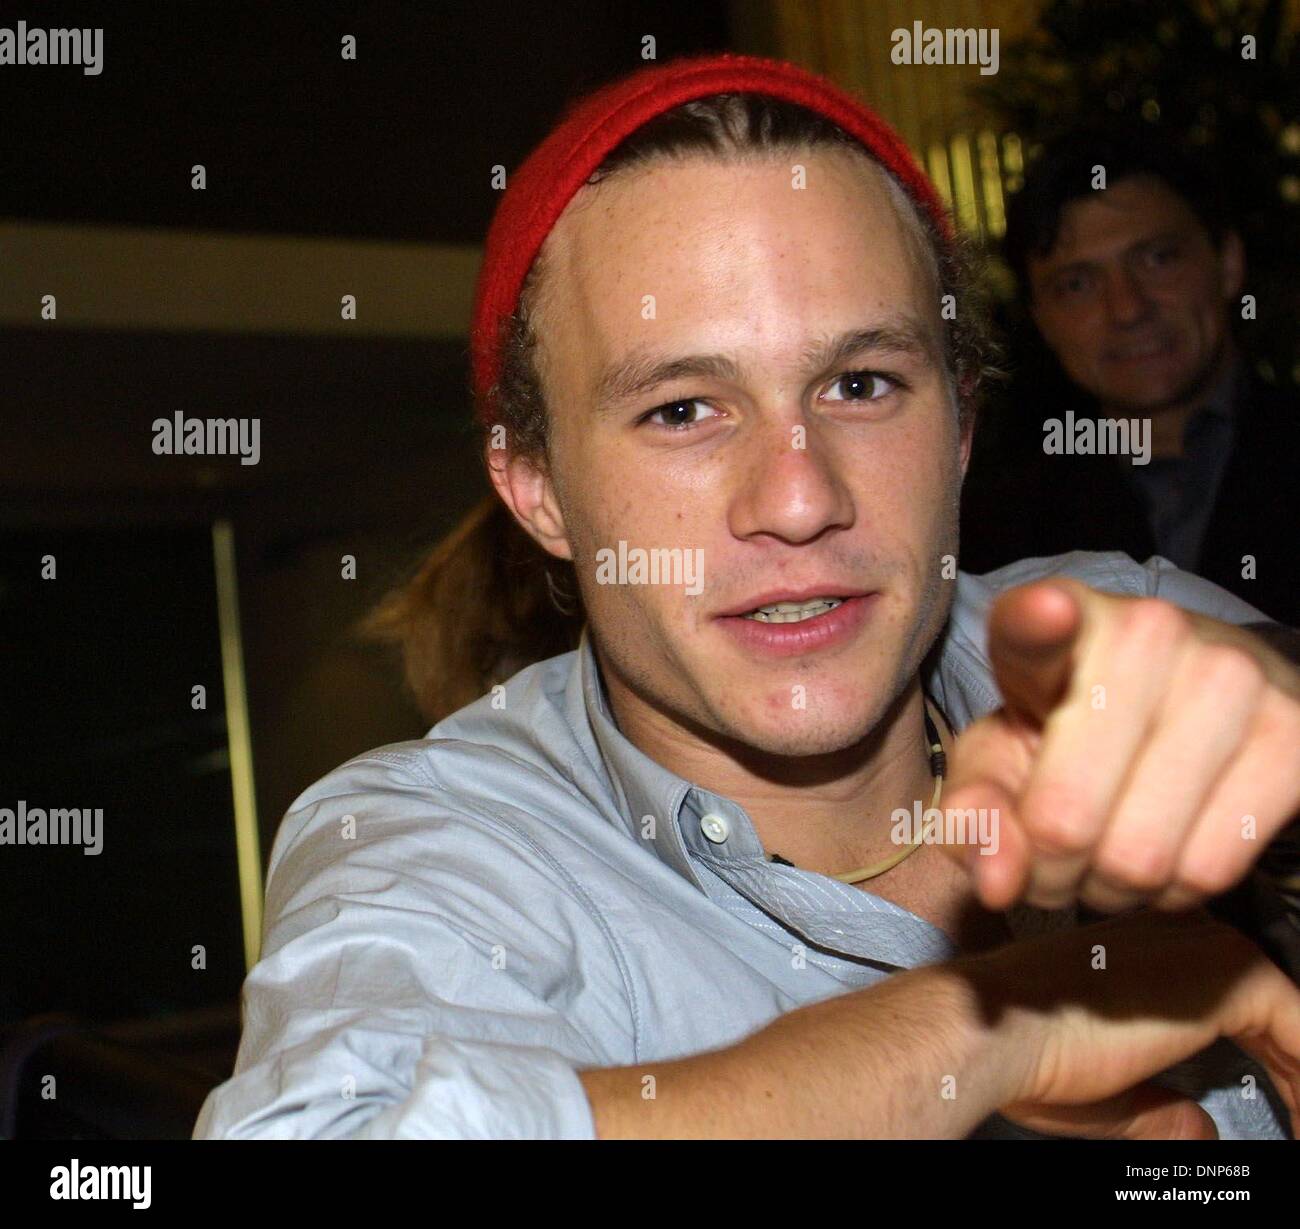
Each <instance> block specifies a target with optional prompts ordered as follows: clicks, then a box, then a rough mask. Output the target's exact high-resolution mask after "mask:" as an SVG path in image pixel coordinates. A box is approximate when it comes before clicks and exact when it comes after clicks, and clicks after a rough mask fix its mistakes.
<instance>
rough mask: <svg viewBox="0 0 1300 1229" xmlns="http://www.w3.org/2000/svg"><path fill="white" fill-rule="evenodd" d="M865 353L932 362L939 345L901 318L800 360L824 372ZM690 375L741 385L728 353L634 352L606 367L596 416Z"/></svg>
mask: <svg viewBox="0 0 1300 1229" xmlns="http://www.w3.org/2000/svg"><path fill="white" fill-rule="evenodd" d="M864 350H876V351H881V352H884V353H894V354H906V355H910V356H912V357H916V358H932V357H934V355H935V344H934V341H933V338H932V336H931V334H930V333H929V331H928V330H926V329H924V328H922V327H921V326H920V325H919V324H918V323H917V322H916V321H914V320H912V319H910V318H900V319H899V320H898V321H896V322H894V323H891V324H884V325H874V326H871V327H869V328H860V329H851V330H849V331H848V332H846V333H839V334H836V335H834V336H832V337H827V338H823V339H821V340H818V341H815V342H813V343H812V344H811V345H809V346H807V347H806V348H805V349H804V351H803V353H802V354H801V356H800V361H801V362H802V364H803V366H804V368H805V369H806V370H813V371H822V370H826V369H827V368H831V367H836V366H839V365H840V364H841V363H847V362H848V361H849V360H850V359H851V358H853V356H854V355H856V354H860V353H862V352H863V351H864ZM690 376H709V377H712V378H714V379H718V380H731V381H737V380H739V379H740V367H739V365H738V364H737V363H736V361H735V359H734V358H732V357H731V356H730V355H727V354H687V355H682V356H680V357H663V356H658V355H654V354H634V355H632V356H631V357H630V358H627V359H625V360H623V361H622V362H619V363H615V364H614V365H612V366H611V367H609V368H607V369H606V371H605V372H604V374H603V375H602V376H601V378H600V381H599V383H598V384H597V386H596V397H595V404H596V408H597V412H598V413H604V412H608V411H609V410H612V409H614V408H615V407H616V406H618V405H620V404H622V403H623V402H625V401H630V400H632V399H633V398H634V397H638V396H640V395H641V394H642V393H646V392H649V391H650V389H652V388H657V387H658V386H659V385H661V384H667V383H668V382H669V381H671V380H679V379H685V378H687V377H690Z"/></svg>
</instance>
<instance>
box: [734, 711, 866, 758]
mask: <svg viewBox="0 0 1300 1229" xmlns="http://www.w3.org/2000/svg"><path fill="white" fill-rule="evenodd" d="M871 725H872V722H871V716H870V714H867V713H862V714H857V715H855V716H854V717H849V716H848V715H845V716H842V717H837V718H831V717H828V716H827V715H826V714H819V715H818V716H816V717H812V716H810V715H809V714H807V713H806V712H800V711H792V712H791V714H790V716H789V717H788V718H786V719H785V720H783V721H774V720H773V719H772V717H771V715H770V714H769V715H767V716H765V717H763V718H761V719H760V718H757V717H753V718H751V719H749V720H743V719H742V720H741V721H739V722H738V723H737V724H736V725H733V727H732V729H731V730H730V731H729V733H730V735H731V736H732V737H733V738H735V739H736V740H737V741H739V742H741V743H744V744H745V745H746V746H748V747H751V748H753V749H754V750H756V751H760V752H762V753H763V754H765V755H774V756H783V757H807V756H817V755H834V754H836V753H838V752H840V751H845V750H847V749H848V748H850V747H852V746H854V745H855V744H856V743H858V742H860V741H861V740H862V739H863V738H864V737H865V736H866V735H867V733H868V732H869V731H870V729H871Z"/></svg>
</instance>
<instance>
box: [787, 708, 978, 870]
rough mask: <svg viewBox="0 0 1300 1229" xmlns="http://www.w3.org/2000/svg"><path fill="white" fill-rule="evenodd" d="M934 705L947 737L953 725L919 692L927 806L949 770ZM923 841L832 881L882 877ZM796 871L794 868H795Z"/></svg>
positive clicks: (935, 798)
mask: <svg viewBox="0 0 1300 1229" xmlns="http://www.w3.org/2000/svg"><path fill="white" fill-rule="evenodd" d="M927 701H929V703H930V704H934V707H935V709H936V710H937V711H938V713H939V716H940V717H942V718H943V724H944V725H945V726H946V727H947V730H948V733H949V735H951V734H952V722H951V721H949V720H948V714H947V713H945V712H944V711H943V709H942V708H940V707H939V705H938V704H935V702H934V700H933V699H932V698H931V697H930V696H929V695H928V694H926V693H925V692H924V691H922V693H921V714H922V716H923V717H924V719H925V738H926V745H927V746H928V747H929V749H930V775H931V776H932V777H933V778H934V795H933V797H931V799H930V806H931V807H932V808H933V807H936V806H938V805H939V796H940V794H941V792H942V790H943V778H944V774H945V773H946V772H947V770H948V757H947V756H946V755H945V754H944V750H943V742H942V741H941V740H940V738H939V731H938V730H937V729H936V728H935V724H934V721H933V720H932V719H931V717H930V709H929V707H928V705H927V703H926V702H927ZM922 844H923V841H922V839H921V836H920V835H918V836H917V838H916V840H915V841H914V842H913V843H912V844H910V845H906V846H904V847H903V849H901V850H900V851H899V852H898V853H895V854H890V856H889V857H888V858H886V859H885V860H884V861H883V862H877V863H876V864H875V865H873V866H864V867H862V868H861V869H860V870H855V871H848V872H846V873H845V874H843V875H833V876H831V877H832V878H833V879H839V880H840V881H841V882H843V883H862V882H863V881H864V880H867V879H874V878H875V877H876V876H877V875H883V874H884V873H885V872H886V871H887V870H892V869H893V868H894V867H895V866H897V865H898V864H899V863H900V862H902V861H903V859H904V858H907V857H908V856H910V855H911V854H913V853H915V852H916V851H917V850H918V849H920V847H921V845H922ZM768 861H770V862H775V863H777V864H778V865H780V866H794V863H793V862H791V861H789V860H788V859H787V858H783V857H782V856H781V855H780V854H779V853H773V854H771V855H769V857H768ZM796 869H797V868H796Z"/></svg>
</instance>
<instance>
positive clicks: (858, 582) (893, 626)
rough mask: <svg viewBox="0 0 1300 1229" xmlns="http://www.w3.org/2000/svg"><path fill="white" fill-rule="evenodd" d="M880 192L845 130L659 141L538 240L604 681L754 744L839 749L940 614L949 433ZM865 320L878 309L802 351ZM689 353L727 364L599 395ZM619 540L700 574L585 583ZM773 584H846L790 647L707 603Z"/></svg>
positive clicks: (916, 272) (568, 479) (752, 594)
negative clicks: (825, 148) (657, 150)
mask: <svg viewBox="0 0 1300 1229" xmlns="http://www.w3.org/2000/svg"><path fill="white" fill-rule="evenodd" d="M794 164H800V165H802V166H804V167H806V174H807V180H806V183H807V186H806V187H804V188H796V187H794V186H792V166H793V165H794ZM897 210H898V205H897V204H896V203H895V201H894V198H893V197H892V196H891V194H890V192H889V190H888V185H887V183H886V182H885V179H884V176H883V173H882V172H880V171H879V170H878V169H877V168H875V166H874V165H873V164H870V163H867V162H866V161H865V160H864V159H860V158H858V157H857V156H855V155H853V154H852V153H841V152H838V151H831V152H816V153H814V152H812V151H808V152H807V153H805V154H801V155H799V156H778V157H775V158H772V157H765V158H763V159H760V160H752V161H747V162H744V163H733V164H720V163H718V162H717V161H713V160H708V159H702V158H691V159H687V160H678V161H673V162H666V161H663V160H660V161H658V162H656V163H654V164H652V165H651V166H649V167H646V168H641V169H638V170H636V171H635V172H633V173H630V174H625V175H620V176H616V177H614V178H613V179H611V180H610V181H608V182H607V183H605V184H601V185H598V186H596V187H594V188H593V187H587V188H584V189H583V190H582V192H581V193H580V195H579V196H578V197H577V198H575V200H574V202H573V203H572V204H571V206H570V208H569V209H568V210H567V211H566V213H565V215H564V216H563V217H562V218H561V220H560V223H559V224H558V225H557V227H556V228H555V230H554V231H553V232H552V234H551V236H550V238H549V239H548V241H547V248H546V259H547V261H548V265H547V274H546V279H547V280H546V282H545V286H546V290H545V296H544V306H543V311H542V314H541V317H540V321H539V324H538V334H539V338H540V349H541V354H540V356H539V361H540V366H541V371H542V376H543V382H544V384H545V387H546V390H547V394H548V398H549V404H550V409H551V418H552V445H551V462H552V477H551V488H550V489H551V491H552V492H553V497H554V499H555V502H556V504H557V505H558V507H559V509H560V512H561V514H562V517H563V524H564V542H563V548H564V549H557V550H556V553H560V554H565V553H571V554H572V557H573V558H574V561H575V564H576V567H577V573H578V577H579V581H580V584H581V587H582V596H583V600H584V602H585V604H586V608H587V611H588V614H589V618H590V625H591V629H592V632H593V634H594V636H595V640H596V644H597V647H598V649H599V650H600V651H601V653H602V659H603V661H604V663H605V668H606V671H607V674H608V673H609V672H611V671H612V672H613V674H614V676H615V678H614V680H613V681H612V682H611V686H619V687H621V688H623V689H624V691H625V692H626V691H630V692H632V693H635V695H636V696H637V697H639V699H640V701H641V702H642V703H643V704H644V705H649V706H650V708H652V709H653V710H655V711H656V712H658V713H659V714H661V715H666V716H667V717H668V718H669V719H670V720H671V721H673V722H675V723H677V724H682V723H694V724H695V725H696V726H698V727H702V729H703V730H704V731H705V732H707V733H709V734H721V735H723V736H725V737H729V738H736V739H739V740H740V741H742V742H743V743H745V744H746V745H748V746H753V747H758V748H761V749H762V750H764V751H766V752H768V753H772V754H803V755H806V754H813V753H818V752H825V751H830V750H840V749H842V748H844V747H847V746H849V745H851V744H853V743H854V742H856V741H858V740H859V739H861V738H862V737H863V736H864V734H866V733H867V731H868V730H870V729H871V728H872V726H874V725H875V723H876V722H877V721H878V720H879V718H880V716H881V715H882V714H883V712H884V710H885V708H886V707H887V705H888V704H889V703H890V702H891V701H892V700H893V699H894V698H895V697H896V696H897V695H898V694H899V692H900V691H901V690H902V688H903V687H904V686H905V684H906V682H907V681H908V679H909V678H910V677H911V676H912V674H913V672H914V671H915V669H916V667H917V665H918V664H919V661H920V659H921V658H922V657H923V656H924V653H925V651H926V649H927V648H928V647H929V644H930V643H931V641H932V640H933V638H934V636H935V635H936V634H937V633H938V631H939V630H940V629H941V627H942V624H943V621H944V619H945V618H946V615H947V611H948V608H949V605H950V602H951V586H952V581H951V580H945V579H943V578H942V576H941V557H942V556H943V555H944V554H945V553H955V552H956V549H957V510H956V509H957V498H958V494H959V490H960V484H961V476H962V472H963V466H964V463H965V456H966V444H965V442H964V441H962V440H961V439H959V435H958V429H957V424H956V416H955V412H954V408H953V405H952V403H951V402H950V398H949V392H948V385H947V381H946V377H945V373H944V368H943V362H942V342H941V332H940V329H941V321H940V317H939V302H938V295H939V292H938V288H937V286H936V285H935V283H934V281H933V274H932V272H931V270H930V267H929V265H928V263H927V257H926V255H925V253H924V249H923V248H922V247H921V246H920V244H921V242H922V240H921V239H920V238H919V234H918V233H917V232H914V231H913V230H912V229H911V228H910V226H909V225H908V223H907V222H905V221H904V220H903V218H901V217H900V215H899V213H898V212H897ZM865 329H876V330H884V331H887V333H886V335H885V336H884V337H883V338H882V339H879V340H877V341H876V342H875V343H874V344H867V345H862V346H859V347H858V348H856V349H854V350H852V352H849V353H844V354H841V355H839V356H838V357H836V356H827V355H825V354H823V355H821V356H818V355H816V354H814V353H813V351H814V350H815V349H816V348H817V347H821V346H824V345H825V344H826V342H827V341H828V339H837V338H839V337H840V336H841V335H844V334H848V333H852V332H855V331H858V330H865ZM694 355H725V356H730V358H731V359H732V360H733V361H734V365H735V366H734V369H733V370H714V371H712V372H711V373H700V374H692V375H678V376H676V377H675V378H671V379H668V380H666V381H664V382H662V383H659V384H657V385H656V386H654V387H651V388H645V389H642V390H640V391H637V392H635V393H632V394H630V395H628V396H626V397H624V398H622V399H619V400H612V401H611V400H609V399H608V398H604V397H602V395H601V378H602V374H603V373H605V372H607V371H608V370H609V369H611V368H616V367H618V366H619V365H620V364H623V363H625V362H626V361H627V360H628V359H629V358H632V357H634V356H643V357H644V356H648V357H649V359H650V361H651V362H654V361H656V360H658V359H661V358H680V357H682V356H694ZM854 372H878V373H881V374H879V375H874V376H873V375H863V376H862V377H861V378H860V381H857V382H855V381H854V380H853V379H852V378H850V379H848V380H845V379H844V378H842V377H843V376H844V374H845V373H854ZM665 405H667V406H669V408H668V409H667V410H663V411H661V412H659V413H654V411H655V410H656V407H663V406H665ZM681 423H685V424H686V425H685V426H679V425H677V424H681ZM798 444H802V445H803V446H802V447H799V446H797V445H798ZM620 541H623V542H626V543H627V546H628V548H629V549H633V550H634V549H636V548H645V549H654V548H664V549H670V548H674V547H677V548H682V549H683V550H684V551H695V550H699V551H701V552H702V554H701V556H700V558H701V559H702V562H703V580H704V584H703V592H702V593H700V594H699V595H698V596H692V595H690V594H688V593H687V592H685V591H684V587H683V586H681V585H676V586H674V585H635V584H599V583H597V582H596V552H597V551H598V550H600V549H601V548H610V549H615V550H616V549H617V548H618V544H619V542H620ZM557 545H558V544H557ZM791 591H793V592H799V593H808V594H821V595H826V596H828V597H834V596H841V595H846V594H862V595H868V596H863V597H859V598H856V599H854V600H853V601H851V602H846V603H845V604H844V606H843V607H841V608H840V609H839V610H837V611H833V612H831V613H829V614H825V615H822V616H820V617H819V618H815V619H812V620H809V621H807V622H805V623H802V624H800V625H799V626H800V628H801V634H805V635H807V636H810V637H815V636H817V635H818V634H824V633H825V632H827V631H830V630H837V631H838V634H837V635H835V636H833V637H830V638H829V639H827V640H826V641H825V642H824V643H822V644H820V645H811V644H808V643H806V642H805V643H801V644H800V645H798V646H795V647H794V648H793V649H792V647H791V645H790V644H789V643H786V644H785V645H784V646H780V647H773V646H772V645H771V644H770V643H769V644H764V643H761V642H760V641H761V639H762V637H763V636H764V635H766V634H768V633H772V634H775V635H785V634H787V633H788V632H789V631H790V627H789V626H788V625H786V626H784V627H782V626H766V625H764V624H762V623H756V622H754V621H752V620H745V619H743V618H742V617H741V616H740V615H738V614H737V615H735V616H727V613H726V612H732V611H739V610H750V609H753V608H754V607H755V606H757V605H758V604H759V603H760V601H761V600H764V599H766V598H768V596H769V595H771V594H773V593H775V592H791ZM799 688H803V691H802V692H800V691H799V690H798V689H799Z"/></svg>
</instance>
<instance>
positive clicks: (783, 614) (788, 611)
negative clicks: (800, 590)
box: [741, 597, 844, 623]
mask: <svg viewBox="0 0 1300 1229" xmlns="http://www.w3.org/2000/svg"><path fill="white" fill-rule="evenodd" d="M843 602H844V599H843V598H842V597H815V598H813V599H812V600H811V601H807V602H776V603H774V604H773V605H771V606H760V607H759V608H758V609H757V610H751V611H750V612H749V613H748V614H745V615H742V616H741V617H742V618H745V619H753V620H755V621H756V622H758V623H802V622H803V621H804V620H805V619H815V618H816V617H817V616H818V615H822V614H826V613H827V611H830V610H834V609H835V607H836V606H839V605H841V604H842V603H843Z"/></svg>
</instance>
